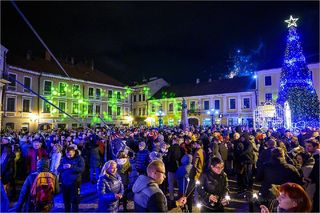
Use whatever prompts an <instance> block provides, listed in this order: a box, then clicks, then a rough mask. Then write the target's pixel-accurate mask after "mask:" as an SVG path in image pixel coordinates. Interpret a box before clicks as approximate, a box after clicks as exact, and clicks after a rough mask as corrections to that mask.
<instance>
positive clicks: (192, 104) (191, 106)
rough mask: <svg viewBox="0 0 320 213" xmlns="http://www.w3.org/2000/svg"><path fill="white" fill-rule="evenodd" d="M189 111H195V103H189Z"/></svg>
mask: <svg viewBox="0 0 320 213" xmlns="http://www.w3.org/2000/svg"><path fill="white" fill-rule="evenodd" d="M190 110H191V111H195V110H196V102H195V101H191V102H190Z"/></svg>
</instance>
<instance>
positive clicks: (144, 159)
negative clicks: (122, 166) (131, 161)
mask: <svg viewBox="0 0 320 213" xmlns="http://www.w3.org/2000/svg"><path fill="white" fill-rule="evenodd" d="M148 165H149V151H148V150H147V149H144V150H142V151H139V152H138V153H137V155H136V169H137V171H138V172H146V170H147V166H148Z"/></svg>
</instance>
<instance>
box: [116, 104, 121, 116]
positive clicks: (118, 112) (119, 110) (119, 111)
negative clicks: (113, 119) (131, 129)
mask: <svg viewBox="0 0 320 213" xmlns="http://www.w3.org/2000/svg"><path fill="white" fill-rule="evenodd" d="M119 115H121V107H119V106H118V107H117V116H119Z"/></svg>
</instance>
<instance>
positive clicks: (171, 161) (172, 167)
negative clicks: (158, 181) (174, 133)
mask: <svg viewBox="0 0 320 213" xmlns="http://www.w3.org/2000/svg"><path fill="white" fill-rule="evenodd" d="M180 154H181V152H180V146H179V143H178V140H177V138H176V137H174V138H173V139H172V145H171V146H170V147H169V149H168V153H167V157H166V159H167V161H166V169H167V170H168V185H169V193H170V200H173V199H174V194H173V187H174V183H175V182H176V176H175V173H176V171H177V169H178V167H179V160H180Z"/></svg>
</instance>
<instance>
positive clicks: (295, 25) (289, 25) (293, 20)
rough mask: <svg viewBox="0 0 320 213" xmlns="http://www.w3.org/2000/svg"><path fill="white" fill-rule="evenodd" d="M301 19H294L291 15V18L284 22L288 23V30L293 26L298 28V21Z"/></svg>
mask: <svg viewBox="0 0 320 213" xmlns="http://www.w3.org/2000/svg"><path fill="white" fill-rule="evenodd" d="M298 20H299V18H293V17H292V15H290V18H289V19H287V20H285V21H284V22H286V23H288V28H289V27H291V26H294V27H297V23H296V22H297V21H298Z"/></svg>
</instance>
